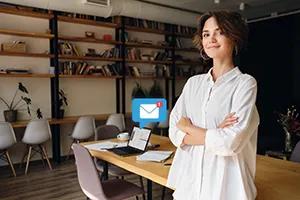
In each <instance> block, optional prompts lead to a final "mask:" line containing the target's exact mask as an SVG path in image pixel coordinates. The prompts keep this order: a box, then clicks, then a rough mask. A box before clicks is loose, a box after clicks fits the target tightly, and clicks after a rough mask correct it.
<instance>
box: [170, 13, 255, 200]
mask: <svg viewBox="0 0 300 200" xmlns="http://www.w3.org/2000/svg"><path fill="white" fill-rule="evenodd" d="M247 33H248V29H247V25H246V23H245V22H244V21H243V19H242V17H241V16H240V14H238V13H234V12H226V11H219V12H208V13H206V14H204V15H203V16H201V18H200V22H199V27H198V34H197V37H198V39H197V38H196V39H195V41H196V44H197V46H198V48H199V49H200V53H201V56H203V57H204V58H209V59H212V62H213V67H212V68H211V69H210V70H209V72H208V73H207V74H203V75H197V76H194V77H191V78H190V79H189V80H188V81H187V83H186V84H185V86H184V89H183V91H182V94H181V96H180V97H179V99H178V101H177V102H176V104H175V106H174V108H173V110H172V112H171V115H170V129H169V135H170V139H171V141H172V143H173V144H174V145H175V146H177V151H176V154H175V156H174V161H173V164H172V166H171V168H170V172H169V177H168V183H167V184H168V186H169V187H172V188H174V189H175V192H174V193H173V196H174V198H175V199H176V200H253V199H255V197H256V188H255V185H254V176H255V165H256V143H257V128H258V124H259V116H258V112H257V109H256V106H255V101H256V92H257V86H256V81H255V79H254V78H253V77H252V76H250V75H247V74H242V73H241V72H240V70H239V69H238V67H235V66H234V63H233V56H234V55H236V54H237V53H238V51H239V50H240V49H241V48H242V47H243V46H244V44H245V42H246V40H247Z"/></svg>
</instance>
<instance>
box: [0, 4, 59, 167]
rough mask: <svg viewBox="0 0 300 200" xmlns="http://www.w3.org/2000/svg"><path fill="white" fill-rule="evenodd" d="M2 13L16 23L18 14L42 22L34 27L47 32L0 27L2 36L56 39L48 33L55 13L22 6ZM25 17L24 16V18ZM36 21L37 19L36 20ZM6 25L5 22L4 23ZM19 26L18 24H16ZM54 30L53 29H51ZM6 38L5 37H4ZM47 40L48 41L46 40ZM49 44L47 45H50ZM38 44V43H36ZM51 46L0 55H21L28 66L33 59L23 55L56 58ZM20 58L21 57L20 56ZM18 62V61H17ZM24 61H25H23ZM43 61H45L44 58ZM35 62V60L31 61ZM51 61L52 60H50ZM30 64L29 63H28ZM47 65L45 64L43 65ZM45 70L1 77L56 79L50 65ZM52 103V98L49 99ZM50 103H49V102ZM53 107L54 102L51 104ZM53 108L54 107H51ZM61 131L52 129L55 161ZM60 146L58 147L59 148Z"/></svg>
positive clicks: (25, 18) (21, 125)
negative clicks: (41, 50)
mask: <svg viewBox="0 0 300 200" xmlns="http://www.w3.org/2000/svg"><path fill="white" fill-rule="evenodd" d="M0 14H2V15H3V16H4V19H3V20H5V19H6V18H9V19H10V18H11V19H13V20H12V21H15V22H16V23H18V22H19V21H17V20H16V19H18V17H15V15H16V16H22V17H24V20H25V21H27V22H28V21H32V20H37V21H39V22H40V23H41V27H39V26H37V27H35V28H34V30H35V29H42V27H45V32H44V33H43V32H42V31H28V30H27V31H25V30H15V29H14V28H7V27H5V28H3V27H1V28H0V35H1V36H2V37H4V36H8V37H7V38H9V39H11V38H10V37H9V36H10V35H11V36H15V37H21V38H27V39H28V40H29V41H31V40H36V39H39V40H40V39H42V40H43V41H44V40H48V45H49V44H51V41H52V40H53V39H54V37H55V35H54V34H52V33H48V31H49V30H50V29H51V28H50V27H49V22H50V21H51V20H52V19H53V17H54V15H53V14H52V13H51V12H50V11H48V12H45V13H40V12H35V11H31V10H29V9H20V8H10V7H0ZM14 19H15V20H14ZM22 19H23V18H22ZM45 20H46V21H45ZM35 22H36V21H35ZM3 24H4V26H5V23H3ZM6 26H13V25H11V24H6ZM15 27H17V25H16V26H15ZM21 28H24V27H21ZM51 31H52V30H51ZM4 38H5V37H4ZM45 42H47V41H45ZM48 45H47V46H48ZM36 46H37V45H36ZM50 46H51V45H49V46H48V47H47V49H44V52H46V53H41V52H8V51H0V56H1V57H2V56H9V57H20V58H21V59H22V65H23V66H26V61H28V62H31V60H28V59H27V60H23V57H25V58H32V59H37V58H39V59H49V60H50V61H51V60H52V59H54V57H55V55H54V54H51V53H48V52H50ZM41 48H43V46H42V45H41ZM18 59H19V58H18ZM15 62H17V61H15ZM23 62H24V63H23ZM43 62H45V61H44V60H43ZM31 63H33V62H31ZM49 63H50V62H49ZM27 65H28V64H27ZM47 65H48V66H50V65H49V64H47ZM38 67H39V66H34V65H33V66H32V70H33V71H35V70H36V68H38ZM41 67H42V66H41ZM43 67H45V66H43ZM44 71H47V73H45V72H44V73H37V72H33V73H30V74H13V73H9V74H0V77H1V79H3V78H26V79H28V78H34V79H49V81H50V82H51V81H52V79H54V77H55V75H54V74H49V72H48V71H49V69H48V67H47V68H46V69H45V68H44ZM49 90H51V91H52V88H49ZM52 96H53V92H51V95H50V98H52ZM49 101H50V103H51V100H50V99H49ZM47 104H48V103H47ZM51 105H52V107H53V104H51ZM51 109H52V108H51ZM27 123H28V120H27V121H26V122H25V121H23V122H16V123H15V124H13V126H14V127H16V128H17V127H25V126H26V125H27ZM59 137H60V135H59V132H57V131H55V130H54V131H52V146H53V159H54V160H55V161H59V159H60V147H59V144H60V142H59ZM57 147H58V148H57Z"/></svg>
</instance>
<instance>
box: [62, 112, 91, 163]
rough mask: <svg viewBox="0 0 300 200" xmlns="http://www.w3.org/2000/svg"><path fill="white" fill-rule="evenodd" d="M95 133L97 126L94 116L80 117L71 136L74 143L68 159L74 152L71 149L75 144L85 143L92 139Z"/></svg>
mask: <svg viewBox="0 0 300 200" xmlns="http://www.w3.org/2000/svg"><path fill="white" fill-rule="evenodd" d="M95 131H96V125H95V118H94V117H92V116H82V117H79V119H78V120H77V122H76V125H75V127H74V129H73V132H72V135H71V137H72V139H73V141H72V143H71V145H70V148H69V153H68V157H69V155H70V153H71V151H72V148H71V147H72V144H73V143H79V142H81V141H85V140H87V139H89V138H91V137H92V136H94V135H95ZM68 157H67V158H68Z"/></svg>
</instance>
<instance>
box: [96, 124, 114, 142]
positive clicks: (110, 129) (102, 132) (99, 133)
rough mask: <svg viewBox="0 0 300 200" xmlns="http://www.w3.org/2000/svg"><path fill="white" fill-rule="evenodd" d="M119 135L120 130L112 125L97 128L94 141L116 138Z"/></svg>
mask: <svg viewBox="0 0 300 200" xmlns="http://www.w3.org/2000/svg"><path fill="white" fill-rule="evenodd" d="M119 133H120V130H119V129H118V127H116V126H114V125H103V126H99V127H97V129H96V134H95V140H106V139H111V138H116V137H117V135H118V134H119Z"/></svg>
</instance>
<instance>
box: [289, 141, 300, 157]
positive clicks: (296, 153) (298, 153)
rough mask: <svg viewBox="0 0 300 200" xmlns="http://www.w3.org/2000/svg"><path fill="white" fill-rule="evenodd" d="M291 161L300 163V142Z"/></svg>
mask: <svg viewBox="0 0 300 200" xmlns="http://www.w3.org/2000/svg"><path fill="white" fill-rule="evenodd" d="M290 161H294V162H300V141H299V142H298V143H297V144H296V146H295V148H294V150H293V152H292V155H291V157H290Z"/></svg>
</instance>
